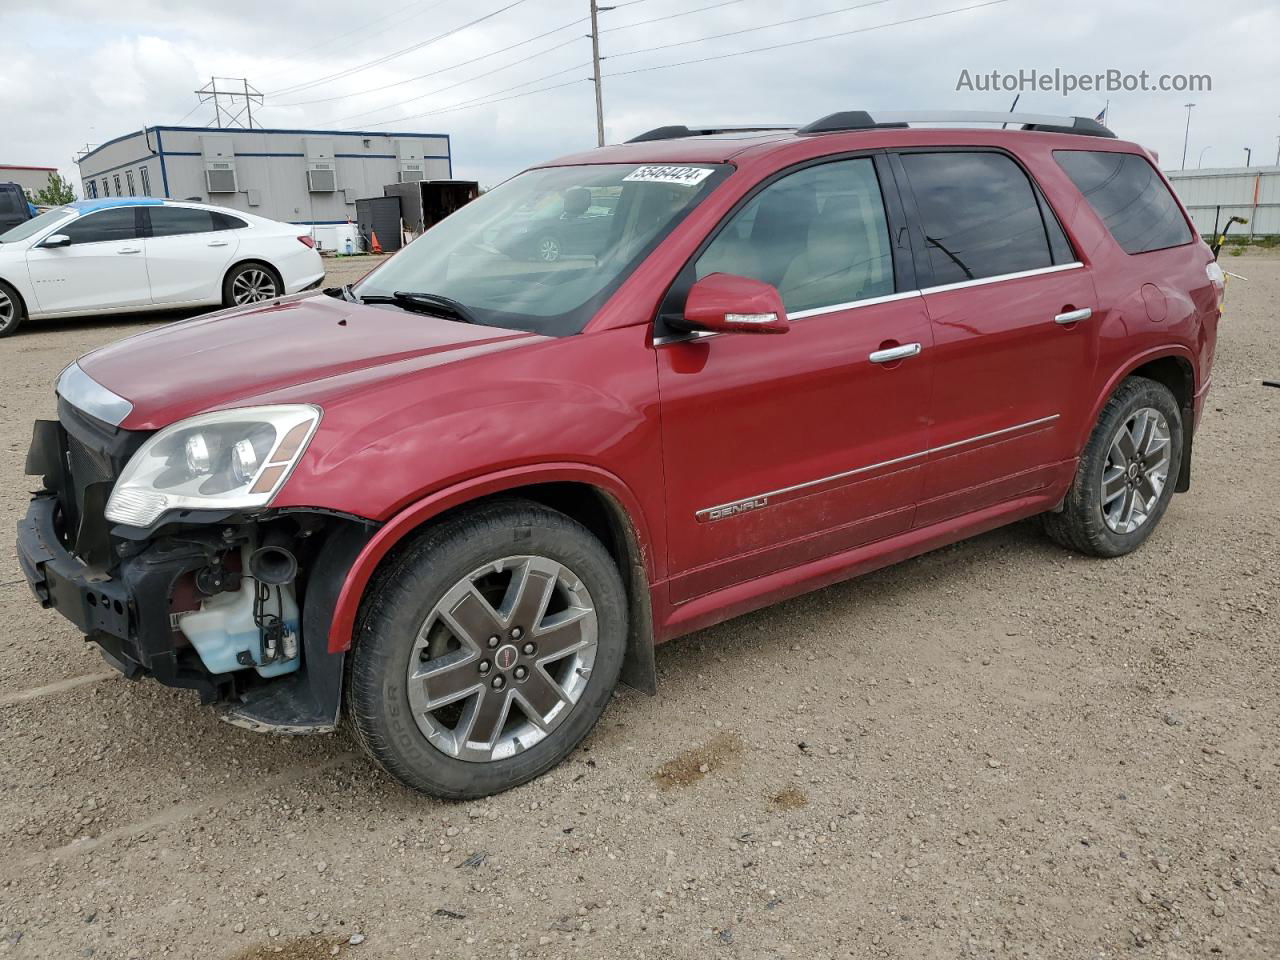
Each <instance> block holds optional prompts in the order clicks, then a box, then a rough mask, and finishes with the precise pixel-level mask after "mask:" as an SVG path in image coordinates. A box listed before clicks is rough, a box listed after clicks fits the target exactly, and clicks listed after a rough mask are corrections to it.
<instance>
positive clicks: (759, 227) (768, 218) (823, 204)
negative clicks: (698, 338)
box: [695, 157, 894, 317]
mask: <svg viewBox="0 0 1280 960" xmlns="http://www.w3.org/2000/svg"><path fill="white" fill-rule="evenodd" d="M695 272H696V274H697V276H698V278H699V279H700V278H702V277H704V276H706V275H708V274H711V273H729V274H736V275H738V276H743V277H751V278H752V279H755V280H762V281H764V282H765V283H768V284H772V285H773V286H775V287H777V288H778V292H779V293H780V294H781V295H782V302H783V304H784V305H785V306H786V308H787V313H788V315H790V316H793V317H794V316H796V315H797V314H803V313H806V312H807V311H814V310H823V309H824V308H830V307H835V306H837V305H842V304H849V303H854V302H857V301H859V300H868V299H872V298H874V297H883V296H887V295H889V294H891V293H893V292H894V280H893V257H892V254H891V251H890V247H889V228H888V224H887V223H886V220H885V211H884V203H883V201H882V199H881V195H880V184H879V181H878V180H877V178H876V171H875V165H874V162H873V161H872V160H871V159H870V158H869V157H858V158H856V159H852V160H840V161H836V162H834V163H825V164H821V165H819V166H814V167H809V168H807V169H804V170H800V171H799V172H797V173H793V174H790V175H789V176H786V177H783V178H782V179H780V180H777V181H775V182H774V183H772V184H770V185H769V186H768V187H766V188H765V189H764V190H762V191H760V193H758V194H757V195H756V196H755V197H754V198H753V199H751V200H750V201H749V202H748V203H747V205H746V206H745V207H743V208H742V209H741V210H740V211H739V212H738V214H737V215H736V216H734V218H733V219H732V220H731V221H730V222H729V223H728V224H727V225H726V226H725V228H724V229H723V230H722V231H721V232H720V234H719V235H718V236H717V237H716V238H715V240H713V241H712V242H711V245H710V246H709V247H707V249H706V250H705V251H704V252H703V254H702V256H701V257H699V258H698V261H697V263H696V265H695Z"/></svg>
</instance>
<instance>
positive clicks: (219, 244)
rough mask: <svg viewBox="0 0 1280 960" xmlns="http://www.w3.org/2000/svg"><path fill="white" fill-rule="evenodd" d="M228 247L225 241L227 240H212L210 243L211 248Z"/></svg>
mask: <svg viewBox="0 0 1280 960" xmlns="http://www.w3.org/2000/svg"><path fill="white" fill-rule="evenodd" d="M226 245H227V241H225V240H210V241H209V246H211V247H225V246H226Z"/></svg>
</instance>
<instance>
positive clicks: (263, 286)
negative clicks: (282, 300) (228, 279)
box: [231, 267, 277, 305]
mask: <svg viewBox="0 0 1280 960" xmlns="http://www.w3.org/2000/svg"><path fill="white" fill-rule="evenodd" d="M275 296H277V293H276V281H275V277H273V276H271V274H270V273H268V272H267V271H266V270H260V269H258V268H257V267H252V268H250V269H248V270H245V271H244V272H243V273H241V274H240V275H239V276H237V277H236V278H235V280H233V281H232V283H231V299H232V300H234V301H235V302H236V304H237V305H243V304H246V303H261V302H262V301H263V300H270V299H272V298H273V297H275Z"/></svg>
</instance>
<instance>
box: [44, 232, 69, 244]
mask: <svg viewBox="0 0 1280 960" xmlns="http://www.w3.org/2000/svg"><path fill="white" fill-rule="evenodd" d="M40 246H42V247H69V246H71V238H70V237H68V236H67V235H66V234H65V233H54V234H51V235H50V236H47V237H45V238H44V239H43V240H42V241H40Z"/></svg>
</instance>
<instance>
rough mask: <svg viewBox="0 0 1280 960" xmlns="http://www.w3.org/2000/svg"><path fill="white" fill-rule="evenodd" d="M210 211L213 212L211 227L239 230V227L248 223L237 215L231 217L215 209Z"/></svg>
mask: <svg viewBox="0 0 1280 960" xmlns="http://www.w3.org/2000/svg"><path fill="white" fill-rule="evenodd" d="M211 212H212V214H213V229H215V230H239V229H240V228H241V227H247V226H248V224H247V223H245V222H244V221H243V220H241V219H240V218H239V217H233V216H231V215H230V214H226V213H219V212H218V211H216V210H214V211H211Z"/></svg>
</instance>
